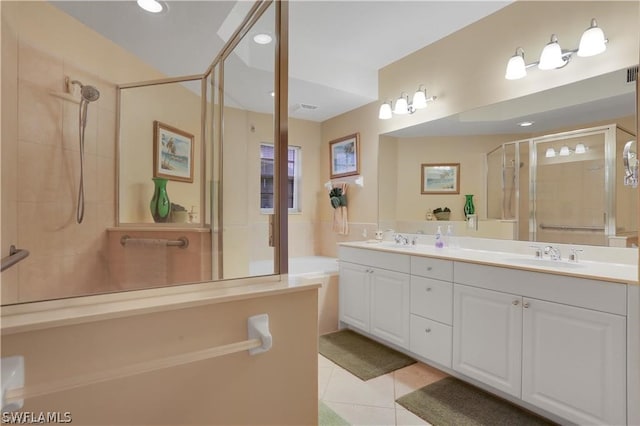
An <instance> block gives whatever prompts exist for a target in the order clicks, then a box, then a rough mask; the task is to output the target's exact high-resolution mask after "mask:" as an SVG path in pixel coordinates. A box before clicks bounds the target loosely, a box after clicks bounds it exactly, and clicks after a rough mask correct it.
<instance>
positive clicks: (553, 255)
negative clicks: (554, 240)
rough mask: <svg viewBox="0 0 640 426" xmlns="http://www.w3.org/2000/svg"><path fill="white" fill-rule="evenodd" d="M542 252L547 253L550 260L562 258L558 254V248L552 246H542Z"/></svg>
mask: <svg viewBox="0 0 640 426" xmlns="http://www.w3.org/2000/svg"><path fill="white" fill-rule="evenodd" d="M544 254H548V255H549V259H551V260H562V256H561V255H560V249H559V248H557V247H553V246H546V247H545V248H544Z"/></svg>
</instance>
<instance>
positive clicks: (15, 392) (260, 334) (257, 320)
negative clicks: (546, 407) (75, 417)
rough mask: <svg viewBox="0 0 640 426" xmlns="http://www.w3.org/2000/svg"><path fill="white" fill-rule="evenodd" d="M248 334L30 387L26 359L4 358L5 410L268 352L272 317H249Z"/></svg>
mask: <svg viewBox="0 0 640 426" xmlns="http://www.w3.org/2000/svg"><path fill="white" fill-rule="evenodd" d="M247 334H248V339H247V340H244V341H242V342H236V343H230V344H227V345H221V346H216V347H214V348H208V349H203V350H200V351H194V352H189V353H185V354H179V355H173V356H169V357H166V358H158V359H155V360H151V361H147V362H140V363H136V364H132V365H127V366H124V367H119V368H114V369H111V370H105V371H98V372H95V373H90V374H85V375H81V376H76V377H71V378H68V379H63V380H58V381H54V382H50V383H43V384H39V385H32V386H29V387H24V373H25V371H24V370H25V363H24V357H21V356H13V357H7V358H3V359H2V363H3V371H2V373H3V375H2V376H3V377H2V395H3V396H2V411H16V410H19V409H20V408H22V406H23V405H24V400H25V399H28V398H34V397H38V396H43V395H48V394H52V393H56V392H62V391H66V390H70V389H76V388H79V387H84V386H88V385H92V384H95V383H102V382H108V381H111V380H114V379H120V378H124V377H129V376H134V375H138V374H142V373H148V372H151V371H157V370H163V369H165V368H170V367H177V366H179V365H183V364H190V363H192V362H196V361H203V360H205V359H211V358H216V357H219V356H222V355H229V354H233V353H236V352H241V351H249V354H250V355H256V354H259V353H262V352H266V351H268V350H269V349H271V346H272V343H273V338H272V336H271V332H270V331H269V315H267V314H261V315H254V316H252V317H249V318H248V319H247ZM5 366H7V367H9V368H11V369H12V371H8V370H9V369H7V371H5V368H4V367H5ZM12 378H13V379H14V380H13V381H11V380H10V379H12ZM16 378H17V379H16ZM5 380H6V382H5Z"/></svg>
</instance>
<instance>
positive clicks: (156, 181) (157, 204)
mask: <svg viewBox="0 0 640 426" xmlns="http://www.w3.org/2000/svg"><path fill="white" fill-rule="evenodd" d="M153 185H154V190H153V198H152V199H151V202H150V203H149V209H150V210H151V216H153V220H154V221H155V222H157V223H161V222H168V221H169V215H170V214H171V201H169V195H168V194H167V179H164V178H153Z"/></svg>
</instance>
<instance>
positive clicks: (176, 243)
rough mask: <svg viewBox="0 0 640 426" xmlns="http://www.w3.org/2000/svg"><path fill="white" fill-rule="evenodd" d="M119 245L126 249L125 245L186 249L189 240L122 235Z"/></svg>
mask: <svg viewBox="0 0 640 426" xmlns="http://www.w3.org/2000/svg"><path fill="white" fill-rule="evenodd" d="M120 244H121V245H122V247H126V246H127V244H140V245H148V246H154V245H158V246H168V247H180V248H183V249H184V248H187V247H189V239H188V238H187V237H180V238H178V239H177V240H165V239H162V238H134V237H130V236H128V235H123V236H122V238H120Z"/></svg>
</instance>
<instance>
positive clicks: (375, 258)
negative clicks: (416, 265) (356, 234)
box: [339, 247, 410, 349]
mask: <svg viewBox="0 0 640 426" xmlns="http://www.w3.org/2000/svg"><path fill="white" fill-rule="evenodd" d="M339 257H340V287H339V289H340V290H339V295H340V299H339V317H340V321H342V322H343V323H346V324H349V325H351V326H353V327H355V328H358V329H360V330H362V331H364V332H367V333H371V334H372V335H374V336H376V337H379V338H381V339H383V340H385V341H387V342H389V343H393V344H395V345H397V346H399V347H402V348H406V349H408V348H409V295H410V281H409V273H408V272H409V270H410V266H409V265H410V263H409V256H406V255H400V254H394V253H381V252H376V251H373V250H363V249H354V248H349V247H341V248H340V254H339Z"/></svg>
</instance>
